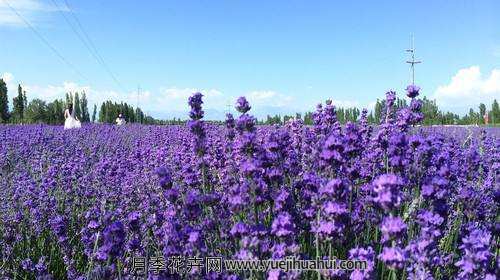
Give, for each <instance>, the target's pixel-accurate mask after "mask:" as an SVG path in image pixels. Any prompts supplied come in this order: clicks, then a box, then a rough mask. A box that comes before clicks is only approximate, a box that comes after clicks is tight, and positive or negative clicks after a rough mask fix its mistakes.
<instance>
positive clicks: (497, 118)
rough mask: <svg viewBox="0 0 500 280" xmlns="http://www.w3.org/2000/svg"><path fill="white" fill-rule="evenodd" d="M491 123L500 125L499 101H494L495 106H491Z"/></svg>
mask: <svg viewBox="0 0 500 280" xmlns="http://www.w3.org/2000/svg"><path fill="white" fill-rule="evenodd" d="M490 121H491V122H492V123H493V124H499V123H500V109H499V108H498V102H497V100H496V99H495V100H493V104H491V117H490Z"/></svg>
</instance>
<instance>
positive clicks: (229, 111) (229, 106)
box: [226, 102, 233, 114]
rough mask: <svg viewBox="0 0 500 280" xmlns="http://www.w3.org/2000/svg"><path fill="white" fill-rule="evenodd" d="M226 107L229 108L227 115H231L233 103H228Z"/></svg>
mask: <svg viewBox="0 0 500 280" xmlns="http://www.w3.org/2000/svg"><path fill="white" fill-rule="evenodd" d="M226 107H227V109H226V113H227V114H229V113H231V107H233V105H231V102H228V103H227V104H226Z"/></svg>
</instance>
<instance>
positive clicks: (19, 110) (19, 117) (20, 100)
mask: <svg viewBox="0 0 500 280" xmlns="http://www.w3.org/2000/svg"><path fill="white" fill-rule="evenodd" d="M25 96H26V93H25V94H23V88H22V87H21V85H18V86H17V96H16V97H14V98H13V99H12V104H13V107H14V110H13V111H12V119H13V121H14V122H16V123H20V122H22V121H23V119H24V104H25V102H24V97H25Z"/></svg>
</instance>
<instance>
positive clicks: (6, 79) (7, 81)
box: [0, 72, 14, 85]
mask: <svg viewBox="0 0 500 280" xmlns="http://www.w3.org/2000/svg"><path fill="white" fill-rule="evenodd" d="M0 78H1V79H2V80H3V81H4V82H5V84H7V85H9V84H10V83H12V80H13V79H14V75H12V73H9V72H5V73H3V74H2V76H1V77H0Z"/></svg>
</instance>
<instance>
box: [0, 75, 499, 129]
mask: <svg viewBox="0 0 500 280" xmlns="http://www.w3.org/2000/svg"><path fill="white" fill-rule="evenodd" d="M70 103H74V104H73V105H74V108H75V112H74V113H75V116H76V117H77V118H78V119H79V120H80V121H82V122H100V123H114V122H115V120H116V118H117V117H118V115H119V114H120V113H121V114H122V115H123V117H124V118H125V120H126V121H127V122H129V123H141V124H158V125H162V124H184V122H185V121H184V120H181V119H176V118H174V119H171V120H158V119H155V118H153V117H151V116H147V115H146V114H144V112H143V111H142V110H141V108H134V107H133V106H131V105H129V104H127V103H125V102H119V103H118V102H112V101H105V102H103V103H102V104H101V106H100V107H99V108H98V107H97V105H94V106H93V110H92V114H90V112H89V110H88V101H87V96H86V94H85V92H81V93H78V92H75V93H66V96H65V98H63V99H55V100H53V101H52V102H46V101H44V100H41V99H38V98H35V99H33V100H31V101H29V102H28V99H27V96H26V91H24V90H23V88H22V86H21V85H18V88H17V96H15V97H14V98H13V99H12V110H10V109H9V98H8V92H7V85H6V84H5V82H4V81H3V80H2V79H0V123H13V124H20V123H46V124H53V125H60V124H63V123H64V110H65V109H66V108H67V107H68V104H70ZM406 106H408V104H407V102H406V100H404V99H400V98H398V99H396V102H395V107H396V108H397V109H400V108H404V107H406ZM384 110H385V100H379V99H377V102H376V103H375V106H374V109H373V110H372V111H370V112H369V114H368V122H369V123H370V124H379V123H380V122H381V120H382V118H383V114H384ZM336 112H337V119H338V120H339V122H340V123H343V124H344V123H346V122H349V121H356V120H358V119H359V117H360V115H361V112H360V110H359V109H358V108H356V107H350V108H343V107H337V108H336ZM422 112H423V114H424V117H425V118H424V121H423V123H422V124H424V125H449V124H460V125H470V124H493V125H498V124H500V109H499V106H498V102H497V100H496V99H495V100H494V101H493V103H492V104H491V105H490V106H488V107H487V106H486V105H485V104H483V103H481V104H480V105H479V107H478V108H477V111H476V110H474V109H473V108H471V109H470V110H469V112H468V114H466V115H463V116H459V115H458V114H455V113H452V112H445V111H442V110H440V109H439V107H438V106H437V104H436V101H435V100H429V99H427V98H426V97H424V98H422ZM292 118H300V119H302V120H303V121H304V123H305V124H307V125H311V124H313V113H312V112H307V113H305V114H304V115H302V114H299V113H297V114H295V115H284V116H281V115H274V116H271V115H268V116H267V117H266V118H265V119H263V120H259V123H260V124H267V125H270V124H283V123H285V122H286V121H288V120H289V119H292ZM214 123H218V122H214Z"/></svg>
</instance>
